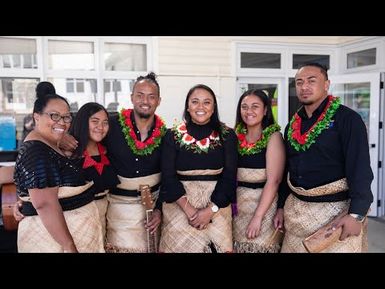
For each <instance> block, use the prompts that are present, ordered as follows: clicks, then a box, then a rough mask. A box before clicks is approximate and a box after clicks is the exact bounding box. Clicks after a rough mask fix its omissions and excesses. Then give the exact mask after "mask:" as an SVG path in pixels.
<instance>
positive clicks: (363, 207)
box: [274, 63, 373, 252]
mask: <svg viewBox="0 0 385 289" xmlns="http://www.w3.org/2000/svg"><path fill="white" fill-rule="evenodd" d="M329 85H330V80H328V75H327V70H326V68H325V67H323V66H322V65H320V64H318V63H309V64H305V65H304V66H302V67H301V68H300V69H299V70H298V72H297V74H296V76H295V86H296V92H297V96H298V99H299V101H300V103H301V104H302V107H301V108H300V109H299V110H298V111H297V112H296V113H295V114H294V116H293V117H292V119H291V120H290V122H289V124H288V125H287V127H286V129H285V142H286V155H287V172H288V174H287V182H283V184H282V187H281V190H280V194H279V199H278V208H280V209H278V211H277V215H276V217H275V219H274V221H275V223H276V225H277V226H283V224H284V226H285V229H286V233H285V239H284V241H283V245H282V250H281V252H307V250H306V248H305V247H304V245H303V243H302V241H303V240H304V239H305V238H306V237H308V236H310V235H311V234H313V233H314V232H316V231H317V230H318V229H320V228H321V227H322V226H324V225H325V224H327V223H329V222H332V224H333V230H337V229H339V228H341V229H342V233H341V235H340V241H339V242H334V243H333V244H331V245H330V246H328V247H327V248H326V249H325V250H323V251H322V252H364V251H366V250H367V248H366V246H367V245H366V244H367V236H366V230H365V229H366V228H365V227H366V226H367V222H364V221H365V219H366V218H365V216H366V214H367V212H368V210H369V207H370V204H371V203H372V201H373V195H372V192H371V190H370V184H371V182H372V180H373V173H372V170H371V168H370V158H369V147H368V139H367V132H366V127H365V124H364V122H363V121H362V119H361V117H360V115H359V114H358V113H356V112H355V111H353V110H351V109H350V108H348V107H346V106H344V105H342V104H341V103H340V99H339V98H338V97H334V96H332V95H328V90H329ZM344 212H345V213H344ZM337 216H338V217H337Z"/></svg>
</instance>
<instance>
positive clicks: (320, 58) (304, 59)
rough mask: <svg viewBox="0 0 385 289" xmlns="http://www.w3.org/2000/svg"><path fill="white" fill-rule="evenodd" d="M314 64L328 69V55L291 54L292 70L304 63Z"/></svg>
mask: <svg viewBox="0 0 385 289" xmlns="http://www.w3.org/2000/svg"><path fill="white" fill-rule="evenodd" d="M310 62H316V63H319V64H321V65H323V66H325V67H327V69H329V68H330V55H315V54H314V55H313V54H293V69H298V68H299V67H300V66H301V65H303V64H305V63H310Z"/></svg>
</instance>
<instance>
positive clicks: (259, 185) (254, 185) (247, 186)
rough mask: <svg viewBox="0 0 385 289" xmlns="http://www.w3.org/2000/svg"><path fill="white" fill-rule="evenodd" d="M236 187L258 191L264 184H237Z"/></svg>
mask: <svg viewBox="0 0 385 289" xmlns="http://www.w3.org/2000/svg"><path fill="white" fill-rule="evenodd" d="M237 184H238V187H246V188H249V189H260V188H263V187H264V186H265V184H266V182H263V183H249V182H239V181H238V182H237Z"/></svg>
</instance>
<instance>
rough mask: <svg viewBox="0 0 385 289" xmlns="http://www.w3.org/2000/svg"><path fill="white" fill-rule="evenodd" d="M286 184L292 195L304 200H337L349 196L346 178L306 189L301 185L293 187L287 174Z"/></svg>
mask: <svg viewBox="0 0 385 289" xmlns="http://www.w3.org/2000/svg"><path fill="white" fill-rule="evenodd" d="M287 184H288V185H289V187H290V189H291V190H292V192H293V195H294V196H295V197H297V198H298V199H300V200H302V201H305V202H339V201H343V200H346V199H348V196H349V191H348V190H349V188H348V183H347V180H346V178H343V179H340V180H337V181H334V182H331V183H329V184H326V185H322V186H318V187H315V188H311V189H308V190H306V189H304V188H301V187H294V186H293V185H292V183H291V182H290V176H289V174H288V175H287Z"/></svg>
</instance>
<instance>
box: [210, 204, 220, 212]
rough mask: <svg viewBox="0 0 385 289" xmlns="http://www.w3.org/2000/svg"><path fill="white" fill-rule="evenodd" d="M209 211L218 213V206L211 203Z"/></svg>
mask: <svg viewBox="0 0 385 289" xmlns="http://www.w3.org/2000/svg"><path fill="white" fill-rule="evenodd" d="M211 211H212V212H213V213H216V212H218V211H219V208H218V206H217V205H216V204H214V203H213V205H212V206H211Z"/></svg>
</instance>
